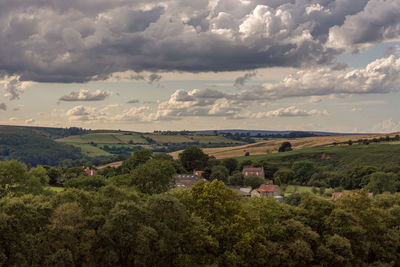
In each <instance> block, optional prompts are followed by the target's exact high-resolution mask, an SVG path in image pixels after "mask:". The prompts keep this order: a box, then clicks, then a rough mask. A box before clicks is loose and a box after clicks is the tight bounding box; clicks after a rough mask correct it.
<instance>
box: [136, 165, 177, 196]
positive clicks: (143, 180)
mask: <svg viewBox="0 0 400 267" xmlns="http://www.w3.org/2000/svg"><path fill="white" fill-rule="evenodd" d="M174 174H175V168H174V166H173V165H172V163H171V162H169V161H166V160H154V159H151V160H148V161H147V162H146V163H144V164H141V165H139V166H138V167H137V168H136V169H134V170H133V171H132V172H131V173H130V175H129V177H130V178H131V183H132V185H134V186H136V187H137V189H138V190H139V191H141V192H143V193H146V194H158V193H161V192H165V191H167V190H168V189H169V188H170V187H171V186H172V185H173V182H174V177H173V176H174Z"/></svg>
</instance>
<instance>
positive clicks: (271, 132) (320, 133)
mask: <svg viewBox="0 0 400 267" xmlns="http://www.w3.org/2000/svg"><path fill="white" fill-rule="evenodd" d="M215 131H217V132H218V133H231V134H236V133H238V134H247V133H250V136H256V135H258V134H260V135H278V134H280V135H288V134H290V133H309V134H313V135H315V136H338V135H367V134H373V133H335V132H321V131H295V130H293V131H269V130H243V129H227V130H204V131H194V132H196V133H207V134H210V133H214V132H215Z"/></svg>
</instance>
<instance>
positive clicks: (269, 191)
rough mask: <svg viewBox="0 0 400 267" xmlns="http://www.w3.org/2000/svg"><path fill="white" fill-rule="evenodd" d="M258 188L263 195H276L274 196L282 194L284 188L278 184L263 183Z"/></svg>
mask: <svg viewBox="0 0 400 267" xmlns="http://www.w3.org/2000/svg"><path fill="white" fill-rule="evenodd" d="M256 190H257V192H259V193H260V195H261V196H262V197H274V196H281V195H282V190H281V188H280V187H279V186H277V185H270V184H262V185H261V186H260V187H259V188H257V189H256Z"/></svg>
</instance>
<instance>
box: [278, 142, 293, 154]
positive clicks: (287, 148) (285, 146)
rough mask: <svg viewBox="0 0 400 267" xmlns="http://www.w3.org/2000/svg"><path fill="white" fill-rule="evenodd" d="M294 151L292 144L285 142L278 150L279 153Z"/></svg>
mask: <svg viewBox="0 0 400 267" xmlns="http://www.w3.org/2000/svg"><path fill="white" fill-rule="evenodd" d="M291 150H292V144H291V143H290V142H283V143H282V144H281V146H280V147H279V149H278V152H286V151H291Z"/></svg>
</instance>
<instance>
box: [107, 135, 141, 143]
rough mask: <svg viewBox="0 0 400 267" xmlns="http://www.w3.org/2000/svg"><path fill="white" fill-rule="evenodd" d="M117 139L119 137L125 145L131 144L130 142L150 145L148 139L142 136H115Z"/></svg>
mask: <svg viewBox="0 0 400 267" xmlns="http://www.w3.org/2000/svg"><path fill="white" fill-rule="evenodd" d="M114 136H115V137H117V138H118V139H119V140H121V142H123V143H129V141H132V142H133V143H134V144H135V145H136V144H148V142H147V141H146V139H144V138H143V137H142V136H141V135H140V134H132V135H130V134H114Z"/></svg>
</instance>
